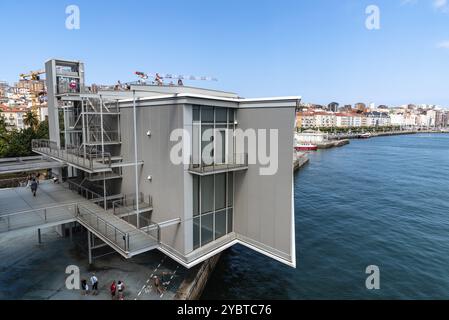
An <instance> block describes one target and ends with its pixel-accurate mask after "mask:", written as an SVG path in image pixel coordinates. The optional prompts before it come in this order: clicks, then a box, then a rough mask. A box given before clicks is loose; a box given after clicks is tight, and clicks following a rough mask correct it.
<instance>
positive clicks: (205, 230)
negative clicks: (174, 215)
mask: <svg viewBox="0 0 449 320" xmlns="http://www.w3.org/2000/svg"><path fill="white" fill-rule="evenodd" d="M233 176H234V173H233V172H229V173H221V174H217V175H209V176H194V178H193V197H194V199H193V216H194V219H193V248H194V250H196V249H198V248H199V247H201V246H204V245H206V244H208V243H209V242H211V241H214V240H217V239H219V238H221V237H223V236H225V235H226V234H228V233H230V232H232V221H233V216H232V215H233V207H232V205H233V203H234V200H233V196H234V192H233V190H234V185H233V184H234V178H233ZM198 206H199V207H198Z"/></svg>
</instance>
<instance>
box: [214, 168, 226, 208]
mask: <svg viewBox="0 0 449 320" xmlns="http://www.w3.org/2000/svg"><path fill="white" fill-rule="evenodd" d="M225 207H226V174H225V173H221V174H217V175H216V176H215V210H220V209H224V208H225Z"/></svg>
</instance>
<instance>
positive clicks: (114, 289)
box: [81, 274, 125, 300]
mask: <svg viewBox="0 0 449 320" xmlns="http://www.w3.org/2000/svg"><path fill="white" fill-rule="evenodd" d="M89 282H90V288H91V289H90V288H89V284H88V282H87V280H86V279H83V280H81V289H82V294H83V295H89V293H90V292H91V291H92V295H93V296H96V295H98V278H97V276H96V275H95V274H92V276H91V277H90V279H89ZM109 291H110V294H111V299H112V300H116V299H118V300H124V298H125V296H124V292H125V284H124V283H123V281H119V282H115V280H114V281H112V284H111V286H110V287H109Z"/></svg>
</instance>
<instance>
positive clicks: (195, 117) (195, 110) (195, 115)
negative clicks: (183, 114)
mask: <svg viewBox="0 0 449 320" xmlns="http://www.w3.org/2000/svg"><path fill="white" fill-rule="evenodd" d="M193 121H195V122H198V121H200V107H199V106H195V107H193Z"/></svg>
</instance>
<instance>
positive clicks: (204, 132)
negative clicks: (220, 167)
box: [200, 125, 214, 165]
mask: <svg viewBox="0 0 449 320" xmlns="http://www.w3.org/2000/svg"><path fill="white" fill-rule="evenodd" d="M213 146H214V127H213V126H210V125H202V126H201V154H200V156H201V160H202V163H203V164H204V165H212V164H213V163H214V152H213V151H214V149H213Z"/></svg>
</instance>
